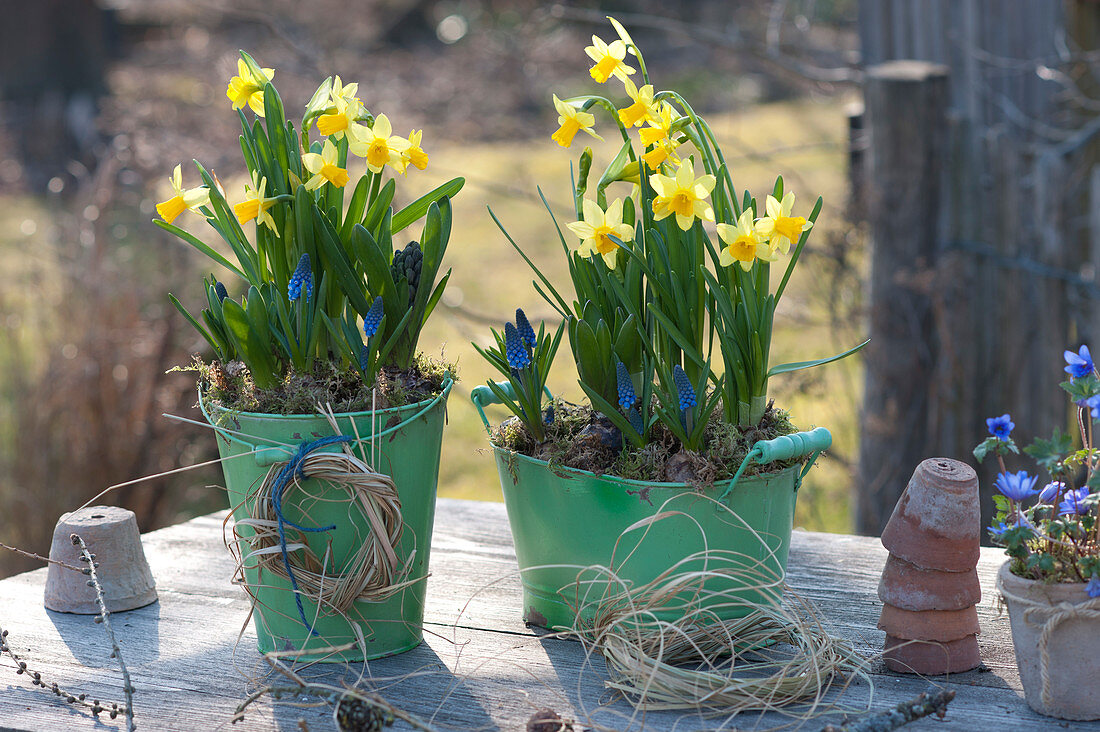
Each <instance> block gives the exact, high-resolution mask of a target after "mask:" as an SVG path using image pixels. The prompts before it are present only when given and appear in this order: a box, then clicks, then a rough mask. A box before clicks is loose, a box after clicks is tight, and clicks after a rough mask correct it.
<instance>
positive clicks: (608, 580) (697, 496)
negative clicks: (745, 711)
mask: <svg viewBox="0 0 1100 732" xmlns="http://www.w3.org/2000/svg"><path fill="white" fill-rule="evenodd" d="M480 389H484V391H479V390H480ZM471 398H472V399H473V401H474V404H475V406H476V407H477V408H478V410H479V411H482V410H481V408H482V406H483V405H485V404H490V403H493V402H494V401H495V398H494V397H493V395H492V392H491V391H490V390H489V389H488V388H487V387H478V388H477V389H475V390H474V393H473V394H472V395H471ZM483 419H484V416H483ZM485 422H486V426H488V421H487V420H485ZM831 442H832V437H831V435H830V434H829V432H828V430H826V429H824V428H817V429H815V430H811V431H809V432H799V433H796V434H793V435H787V436H784V437H780V438H777V439H775V440H766V441H763V440H762V441H760V442H757V443H756V444H755V445H754V446H753V448H752V450H751V451H750V453H749V456H748V457H746V459H745V463H744V464H742V466H741V468H740V470H738V473H737V475H736V476H735V477H734V478H733V479H731V480H728V481H724V482H721V483H716V484H714V485H713V486H710V487H708V488H706V489H704V490H700V489H698V488H696V487H694V486H691V485H688V484H685V483H659V482H646V481H637V480H627V479H624V478H618V477H615V476H608V475H603V476H598V475H595V474H593V473H590V472H588V471H583V470H575V469H571V468H562V467H560V466H551V465H549V464H548V463H547V462H546V461H543V460H536V459H534V458H530V457H527V456H525V455H521V454H518V453H514V452H512V451H510V450H505V449H502V448H494V454H495V457H496V464H497V470H498V472H499V473H500V484H501V488H502V490H503V492H504V502H505V506H506V508H507V511H508V522H509V524H510V526H511V529H512V537H513V540H514V542H515V547H516V558H517V560H518V562H519V568H520V574H521V580H522V584H523V607H524V620H526V621H527V622H528V623H531V624H532V625H538V626H542V627H545V628H555V627H565V628H574V627H578V626H579V625H584V624H586V623H587V622H589V621H591V619H592V617H593V615H594V613H595V611H596V609H597V607H598V606H599V605H600V604H601V603H605V602H606V601H608V599H609V598H612V597H614V596H617V595H620V593H621V592H622V591H623V590H624V589H626V588H636V587H640V586H643V585H646V584H648V583H650V582H652V581H653V580H655V579H658V578H659V577H661V576H662V575H664V574H665V573H670V574H672V573H675V574H677V575H680V576H682V575H684V574H686V573H700V574H699V575H698V576H700V577H704V578H705V579H704V580H702V581H701V582H700V584H698V585H695V586H694V588H693V589H692V591H690V592H687V593H685V594H684V595H683V596H678V597H677V601H678V602H677V603H672V604H671V605H670V606H669V607H671V608H672V609H670V610H669V611H668V612H666V613H664V615H672V614H676V612H678V610H677V609H676V608H688V607H690V608H692V609H693V610H699V609H703V610H706V611H707V612H708V613H709V614H710V615H711V616H712V617H717V618H721V619H729V618H737V617H743V616H745V615H747V614H748V613H749V612H751V610H752V606H753V605H755V604H759V603H768V604H772V605H778V604H779V602H780V601H781V599H782V578H783V576H784V573H785V572H786V567H787V555H788V552H789V549H790V540H791V529H792V525H793V521H794V507H795V500H796V498H797V495H798V489H799V487H800V486H801V483H802V478H803V477H804V476H805V474H806V471H807V470H809V468H810V466H811V465H812V464H813V461H814V460H815V459H816V458H817V455H818V454H820V452H822V451H823V450H826V449H828V447H829V445H830V444H831ZM804 456H806V457H809V460H807V462H806V463H805V464H804V465H794V466H791V467H788V468H785V469H783V470H780V471H777V472H772V473H762V474H759V475H753V476H750V477H747V478H746V477H741V473H742V472H743V471H744V469H745V467H746V466H747V465H748V464H749V462H750V461H756V462H758V463H762V464H763V463H770V462H774V461H777V460H788V459H791V458H798V457H804ZM602 568H609V569H611V570H612V572H613V573H609V572H608V571H607V570H606V569H602ZM661 619H666V618H663V617H662V618H661Z"/></svg>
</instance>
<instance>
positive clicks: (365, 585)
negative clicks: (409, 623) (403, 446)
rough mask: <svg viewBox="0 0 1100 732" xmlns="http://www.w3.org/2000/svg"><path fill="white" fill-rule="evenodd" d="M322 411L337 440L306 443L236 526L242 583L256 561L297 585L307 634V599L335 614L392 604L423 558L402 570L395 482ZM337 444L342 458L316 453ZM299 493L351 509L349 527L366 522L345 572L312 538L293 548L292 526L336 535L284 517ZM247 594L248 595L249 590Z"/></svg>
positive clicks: (271, 475) (279, 467) (275, 471)
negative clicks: (313, 489)
mask: <svg viewBox="0 0 1100 732" xmlns="http://www.w3.org/2000/svg"><path fill="white" fill-rule="evenodd" d="M319 411H321V413H322V414H324V415H325V416H326V417H327V418H328V420H329V423H330V424H331V426H332V428H333V431H334V432H335V433H336V434H335V435H334V436H332V437H328V438H322V439H319V440H315V441H313V442H309V443H304V444H303V445H301V446H300V447H299V450H298V451H296V453H295V454H294V455H293V456H291V457H290V458H289V459H288V460H286V461H283V462H279V463H276V464H274V465H272V466H271V468H270V469H269V470H268V472H267V475H266V476H265V478H264V480H263V482H262V483H261V484H260V486H259V487H258V488H257V490H256V492H255V493H254V494H253V498H254V500H253V503H252V510H251V511H250V514H249V517H248V518H246V519H243V520H241V521H238V522H237V524H236V525H235V527H234V542H233V543H234V545H235V546H236V550H235V551H234V554H236V555H237V556H238V562H237V565H238V571H237V575H238V580H239V581H241V582H242V583H243V577H244V573H243V567H244V563H245V562H247V561H249V560H251V559H253V558H255V560H256V561H257V563H258V565H259V567H260V569H261V570H266V571H269V572H272V573H273V574H274V575H275V576H278V577H281V578H283V579H284V580H288V581H290V583H291V585H292V587H293V589H294V592H295V600H296V602H297V605H298V611H299V616H300V618H301V619H302V622H303V624H305V625H306V627H311V624H310V623H309V622H308V621H307V619H306V617H305V611H304V608H303V606H302V597H303V596H304V597H305V598H307V599H309V600H310V601H311V602H313V603H314V604H316V605H317V606H318V607H319V608H324V609H325V611H326V612H329V613H333V614H342V613H346V612H347V611H348V610H349V609H350V608H351V606H352V604H353V603H354V602H356V601H360V600H362V601H368V602H379V601H382V600H385V599H387V598H389V597H392V596H393V595H395V594H397V593H398V592H400V591H401V590H402V589H403V588H404V587H406V586H407V585H408V584H409V583H408V582H406V581H405V577H406V576H407V574H408V570H409V567H410V566H411V563H412V561H413V558H414V556H415V551H414V552H410V554H409V556H408V557H406V558H405V561H404V562H402V561H401V559H400V558H399V556H398V553H397V545H398V542H399V541H400V540H401V535H402V531H403V528H404V522H403V521H402V517H401V501H400V498H399V497H398V494H397V486H396V485H395V484H394V482H393V479H392V478H390V477H389V476H388V475H385V474H383V473H379V472H377V471H375V470H374V469H373V468H372V467H371V466H370V464H369V463H368V462H367V460H366V450H365V449H361V450H360V452H361V455H357V454H356V453H355V450H354V448H355V447H357V446H363V445H367V444H369V440H363V439H361V438H360V437H359V436H358V435H356V436H355V437H354V438H353V437H350V436H344V435H341V434H340V430H339V428H338V425H337V422H336V419H335V416H334V415H333V414H332V412H331V410H330V411H327V412H326V411H324V410H319ZM331 444H341V446H342V448H343V450H342V452H337V453H332V452H315V451H314V450H316V449H318V448H320V447H324V446H328V445H331ZM307 479H312V480H314V481H316V482H317V483H321V484H324V485H325V486H326V490H327V491H332V490H333V489H335V491H336V492H337V495H338V494H339V493H340V492H342V493H343V494H344V496H343V497H342V498H335V499H334V498H333V497H331V496H329V495H325V496H324V497H322V496H318V495H313V494H310V493H309V492H308V490H307V484H305V483H304V481H306V480H307ZM292 489H294V490H295V491H296V492H297V493H299V494H304V496H305V499H306V501H308V500H313V501H316V502H322V501H323V502H330V501H333V500H338V501H344V502H346V503H347V507H348V521H352V515H353V513H352V512H358V513H359V514H360V515H361V516H362V517H363V518H364V519H365V522H366V524H367V525H368V526H369V532H368V533H367V535H366V536H364V537H363V540H362V541H361V542H359V544H358V549H357V550H356V551H355V552H354V553H353V554H352V555H351V557H349V559H348V560H347V561H346V562H345V563H344V565H343V566H339V567H336V566H333V564H332V562H333V558H332V556H331V554H330V553H329V551H328V550H326V551H325V553H324V556H323V557H319V556H317V553H316V552H315V551H314V550H313V549H311V548H310V546H309V544H308V543H307V542H306V541H305V539H304V534H303V535H301V536H300V540H298V541H288V537H287V536H286V533H287V532H286V529H285V527H286V526H289V527H291V528H293V529H296V530H297V531H299V532H321V531H326V530H330V529H333V528H335V526H320V527H306V526H303V525H301V524H298V523H296V522H292V521H290V520H288V519H287V518H286V517H285V516H283V511H282V504H283V500H284V497H285V496H286V495H287V494H288V492H289V491H291V490H292ZM295 503H296V504H297V505H298V506H302V505H303V503H305V501H303V500H302V497H301V496H297V497H296V498H295ZM242 526H248V527H251V528H252V530H253V531H254V532H255V533H254V535H253V536H251V537H244V536H242V535H241V533H240V528H239V527H242ZM242 542H243V544H242ZM242 546H243V547H246V549H243V548H242ZM245 587H246V589H247V584H245ZM250 594H251V593H250ZM253 600H254V601H255V596H254V595H253Z"/></svg>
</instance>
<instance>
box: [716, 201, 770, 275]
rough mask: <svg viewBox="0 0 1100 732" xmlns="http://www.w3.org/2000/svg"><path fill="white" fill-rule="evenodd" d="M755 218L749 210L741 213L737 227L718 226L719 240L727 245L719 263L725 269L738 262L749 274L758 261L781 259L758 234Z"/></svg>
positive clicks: (719, 254) (721, 253)
mask: <svg viewBox="0 0 1100 732" xmlns="http://www.w3.org/2000/svg"><path fill="white" fill-rule="evenodd" d="M753 216H754V212H753V210H752V209H751V208H747V209H745V210H744V211H742V212H741V216H740V217H738V219H737V225H736V226H730V225H729V224H718V226H717V229H718V238H719V239H721V240H722V241H723V242H724V243H725V244H726V246H725V247H724V248H723V249H722V250H721V251H720V252H719V253H718V261H719V262H720V263H721V265H722V266H723V267H728V266H730V265H731V264H733V263H734V262H737V263H738V264H740V265H741V269H743V270H745V271H746V272H748V271H749V270H750V269H752V263H753V262H754V261H755V260H757V259H762V260H764V261H765V262H774V261H775V260H776V259H778V258H779V255H778V254H777V253H776V252H775V251H773V250H772V249H771V248H770V247H768V246H767V244H766V243H765V241H764V237H763V236H761V235H760V234H759V233H757V231H756V226H755V225H754V223H753Z"/></svg>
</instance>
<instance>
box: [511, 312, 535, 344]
mask: <svg viewBox="0 0 1100 732" xmlns="http://www.w3.org/2000/svg"><path fill="white" fill-rule="evenodd" d="M516 330H518V331H519V337H520V340H522V341H523V342H524V344H526V345H527V346H528V347H529V348H534V347H535V346H537V345H538V339H536V338H535V329H534V328H532V327H531V321H529V320H528V319H527V315H526V313H524V312H523V310H522V309H520V308H516Z"/></svg>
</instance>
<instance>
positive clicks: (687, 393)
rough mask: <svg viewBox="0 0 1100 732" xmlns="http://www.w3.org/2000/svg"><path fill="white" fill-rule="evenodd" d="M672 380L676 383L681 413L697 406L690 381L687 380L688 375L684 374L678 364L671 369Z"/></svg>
mask: <svg viewBox="0 0 1100 732" xmlns="http://www.w3.org/2000/svg"><path fill="white" fill-rule="evenodd" d="M672 380H673V381H675V382H676V392H677V394H678V395H679V397H680V410H681V411H683V410H685V409H691V408H692V407H694V406H695V405H696V404H698V400H697V398H696V395H695V387H693V386H692V385H691V380H690V379H688V375H687V374H686V373H684V370H683V369H682V368H681V367H680V364H676V365H675V366H673V367H672Z"/></svg>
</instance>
